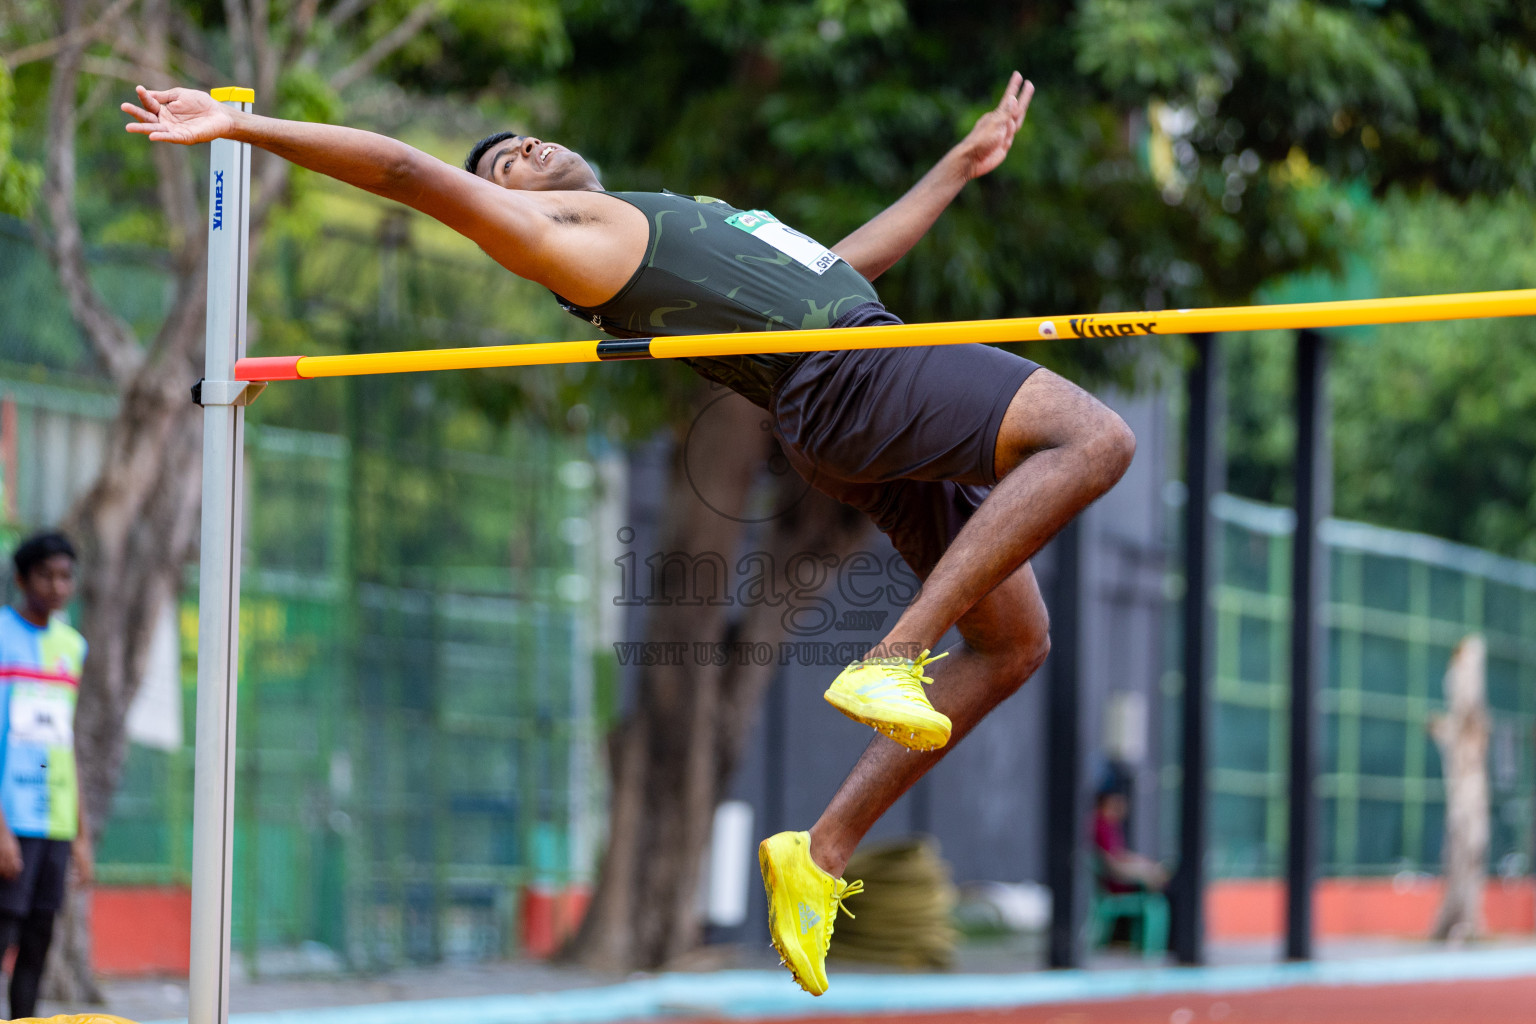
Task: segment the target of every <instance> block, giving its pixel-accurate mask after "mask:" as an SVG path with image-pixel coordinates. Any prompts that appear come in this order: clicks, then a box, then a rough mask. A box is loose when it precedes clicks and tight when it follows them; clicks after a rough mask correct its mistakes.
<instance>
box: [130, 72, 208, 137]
mask: <svg viewBox="0 0 1536 1024" xmlns="http://www.w3.org/2000/svg"><path fill="white" fill-rule="evenodd" d="M138 91H139V102H140V103H142V104H143V106H142V107H140V106H135V105H134V104H132V103H124V104H123V106H122V109H123V113H125V114H128V115H129V116H131V117H132V118H133V119H134V123H133V124H130V125H128V130H129V131H130V132H134V133H136V134H139V135H148V136H149V138H150V141H151V142H175V143H177V144H179V145H182V146H191V145H195V144H197V143H199V142H212V141H213V140H214V139H222V138H224V136H225V135H227V134H228V133H229V131H230V129H232V128H233V127H234V123H235V122H234V118H233V117H231V116H230V112H229V108H228V107H226V106H224V104H222V103H220V102H219V101H218V100H216V99H214V98H213V97H212V96H210V95H208V94H207V93H205V92H198V91H197V90H196V89H165V90H163V91H158V92H151V91H150V90H148V89H146V88H144V87H143V86H142V85H141V86H139V87H138Z"/></svg>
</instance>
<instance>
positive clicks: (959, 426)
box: [769, 303, 1039, 579]
mask: <svg viewBox="0 0 1536 1024" xmlns="http://www.w3.org/2000/svg"><path fill="white" fill-rule="evenodd" d="M853 312H854V313H855V314H857V315H856V316H845V317H842V318H840V319H839V321H838V323H837V325H836V326H839V327H869V326H873V325H875V324H897V323H901V321H900V320H898V319H897V318H896V317H895V316H893V315H892V314H891V313H890V312H889V311H887V310H886V309H885V307H884V306H881V305H880V304H879V303H869V304H866V305H863V306H860V307H859V308H858V309H857V310H855V311H853ZM1037 369H1039V364H1038V363H1033V362H1031V361H1029V360H1028V359H1023V358H1020V357H1019V356H1016V355H1013V354H1011V353H1008V352H1004V351H1002V350H1001V349H995V348H990V347H988V346H986V345H940V346H936V347H932V348H927V347H925V348H889V349H859V350H854V351H849V352H812V353H810V354H808V355H806V356H805V357H804V358H803V359H800V360H799V361H797V362H796V363H795V364H794V366H793V367H792V368H791V369H790V370H789V371H788V372H787V373H785V375H784V376H783V378H782V379H780V380H779V381H778V383H777V386H776V387H775V388H774V392H773V397H772V399H771V401H770V404H769V412H770V413H771V414H772V416H773V429H774V435H775V436H776V437H777V438H778V439H779V442H780V443H781V444H782V445H783V446H784V451H785V453H786V454H787V455H788V457H789V461H790V463H791V464H792V465H794V467H795V469H796V470H798V471H799V473H800V474H801V475H802V476H804V477H805V478H806V480H808V481H809V482H810V483H811V484H812V486H814V487H815V488H816V489H817V490H820V491H822V492H824V493H826V494H828V495H830V496H831V497H833V498H836V499H837V500H838V501H841V502H843V503H845V504H848V505H852V506H853V507H854V508H856V509H858V510H859V511H861V512H863V513H865V514H866V515H868V516H869V517H870V518H871V519H873V520H874V521H875V525H876V526H878V527H879V528H880V530H881V531H882V532H883V533H885V535H886V536H888V537H889V538H890V539H891V543H892V544H894V545H895V547H896V550H897V551H898V552H900V553H901V556H902V558H903V559H905V560H906V562H907V564H908V565H909V566H911V567H912V571H913V572H915V573H917V574H918V576H919V577H922V578H925V579H926V578H927V576H928V574H929V573H930V572H931V571H932V570H933V567H934V565H935V564H936V563H937V562H938V560H939V556H940V555H942V554H943V553H944V550H945V549H946V548H948V547H949V543H950V541H952V540H954V538H955V534H957V533H959V532H960V528H961V527H962V526H964V525H965V521H966V520H967V519H969V518H970V516H971V513H972V512H974V511H976V507H977V506H978V505H980V504H981V500H982V499H983V498H985V497H986V496H987V493H988V492H989V491H990V490H991V488H992V485H994V484H996V483H997V476H996V469H995V462H994V459H995V455H996V450H997V433H998V430H999V429H1001V427H1002V424H1003V415H1004V413H1006V412H1007V411H1008V405H1009V403H1010V402H1011V401H1012V400H1013V396H1014V394H1015V393H1016V392H1017V391H1018V390H1019V387H1020V385H1022V384H1023V383H1024V381H1025V380H1026V379H1027V378H1028V377H1029V375H1030V374H1031V373H1033V372H1035V370H1037Z"/></svg>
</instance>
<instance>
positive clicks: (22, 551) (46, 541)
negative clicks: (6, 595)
mask: <svg viewBox="0 0 1536 1024" xmlns="http://www.w3.org/2000/svg"><path fill="white" fill-rule="evenodd" d="M54 555H68V556H69V557H70V560H71V561H75V560H77V558H76V555H75V546H74V545H73V544H71V543H70V542H69V538H68V537H66V536H64V535H63V534H62V533H59V532H58V531H56V530H50V531H48V532H47V533H39V534H37V535H35V536H32V537H28V538H27V539H26V540H24V541H22V542H21V545H20V546H19V547H17V548H16V553H15V554H14V555H12V556H11V561H13V562H15V563H16V575H17V576H20V577H21V578H22V579H26V578H27V577H28V576H30V575H32V570H33V569H36V568H37V567H38V566H39V565H42V564H43V563H44V562H46V561H48V559H50V558H52V557H53V556H54Z"/></svg>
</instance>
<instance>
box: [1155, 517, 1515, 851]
mask: <svg viewBox="0 0 1536 1024" xmlns="http://www.w3.org/2000/svg"><path fill="white" fill-rule="evenodd" d="M1216 513H1217V519H1218V521H1219V523H1220V526H1221V544H1222V548H1221V564H1222V578H1221V582H1220V585H1219V587H1218V588H1217V590H1216V593H1215V595H1214V601H1215V605H1216V619H1217V643H1216V651H1217V654H1216V658H1217V662H1216V664H1217V669H1216V683H1215V690H1214V697H1215V707H1214V716H1213V721H1214V724H1213V727H1212V744H1213V746H1212V770H1211V776H1210V783H1211V812H1210V814H1211V846H1210V856H1211V868H1212V871H1213V874H1214V875H1215V876H1217V877H1261V876H1268V875H1275V874H1278V873H1279V872H1280V870H1281V867H1282V864H1283V859H1284V856H1285V849H1286V821H1287V819H1286V771H1287V756H1288V755H1287V729H1288V724H1287V709H1288V707H1289V703H1290V656H1289V647H1288V636H1289V623H1290V598H1289V587H1290V550H1291V533H1292V529H1293V526H1292V522H1293V520H1292V516H1291V515H1290V513H1289V511H1288V510H1285V509H1279V508H1274V507H1270V506H1265V505H1259V504H1256V503H1253V502H1248V501H1243V500H1240V499H1237V498H1233V497H1230V496H1223V497H1221V498H1220V499H1219V500H1218V502H1217V505H1216ZM1323 540H1324V543H1325V544H1326V546H1327V548H1328V551H1329V564H1330V566H1331V582H1330V597H1329V604H1328V607H1327V610H1326V621H1327V624H1328V653H1329V661H1328V674H1327V678H1326V679H1325V680H1324V681H1323V688H1322V692H1321V695H1320V708H1321V711H1322V723H1321V733H1320V742H1319V746H1320V754H1321V757H1320V768H1321V771H1320V775H1319V778H1318V782H1317V794H1318V796H1319V798H1320V800H1321V822H1320V829H1319V833H1320V835H1321V837H1322V840H1321V841H1322V847H1321V849H1320V851H1319V852H1320V864H1321V866H1322V869H1323V871H1324V872H1325V873H1327V874H1330V875H1336V876H1351V875H1384V874H1392V873H1396V872H1398V871H1404V870H1408V871H1422V872H1437V871H1438V870H1439V866H1440V842H1441V836H1442V832H1443V826H1444V816H1445V805H1444V787H1443V783H1442V779H1441V772H1440V758H1439V753H1438V751H1437V750H1436V748H1435V745H1434V742H1433V741H1432V740H1431V739H1430V736H1429V733H1428V724H1429V721H1430V718H1431V716H1432V715H1434V714H1436V713H1437V712H1439V711H1440V710H1442V709H1443V707H1444V703H1445V702H1444V693H1443V690H1442V685H1441V680H1442V677H1443V675H1444V672H1445V668H1446V664H1447V662H1448V660H1449V658H1450V654H1451V651H1452V649H1453V648H1454V647H1455V646H1456V644H1457V643H1458V642H1460V640H1461V639H1462V638H1463V637H1465V636H1467V635H1469V634H1471V633H1480V634H1482V635H1483V636H1484V637H1485V638H1486V639H1487V643H1488V702H1489V711H1490V714H1491V718H1492V729H1493V733H1492V744H1491V755H1490V759H1489V768H1490V782H1491V789H1492V798H1493V806H1492V824H1493V837H1492V845H1491V849H1490V866H1491V867H1492V868H1493V869H1494V870H1495V871H1498V872H1500V873H1503V874H1508V875H1519V874H1525V873H1528V872H1529V871H1530V870H1531V855H1532V845H1533V841H1536V821H1533V799H1536V793H1533V788H1536V770H1533V769H1536V750H1533V743H1536V566H1532V565H1527V564H1524V563H1520V562H1515V561H1512V560H1510V559H1505V558H1500V557H1498V556H1495V555H1492V554H1490V553H1488V552H1486V551H1481V550H1477V549H1473V548H1467V547H1463V546H1461V545H1457V544H1452V543H1449V542H1446V541H1441V540H1438V539H1435V538H1431V537H1426V536H1422V535H1418V534H1407V533H1402V532H1399V531H1394V530H1386V529H1381V528H1378V527H1372V526H1367V525H1364V524H1360V523H1348V522H1339V521H1330V522H1329V523H1327V524H1326V526H1325V528H1324V531H1323ZM1181 685H1182V684H1181V680H1180V679H1179V677H1178V674H1177V672H1170V673H1169V674H1168V677H1167V685H1166V686H1165V696H1166V699H1167V701H1168V705H1167V706H1168V708H1169V710H1170V714H1169V715H1168V716H1167V720H1169V721H1170V722H1172V721H1174V720H1175V716H1174V715H1173V714H1172V712H1173V711H1174V709H1175V707H1176V702H1177V699H1178V692H1179V690H1180V689H1181ZM1176 757H1177V751H1176V745H1175V744H1168V745H1167V746H1166V747H1165V763H1167V764H1168V765H1170V767H1169V768H1168V769H1166V771H1165V778H1166V780H1167V783H1168V785H1169V787H1173V786H1177V784H1178V774H1177V768H1176V767H1174V766H1175V765H1176V763H1177V762H1176ZM1170 793H1171V790H1170ZM1174 803H1175V801H1174V800H1168V801H1165V804H1167V805H1172V804H1174ZM1165 833H1166V834H1168V835H1171V834H1172V833H1171V832H1168V831H1167V830H1165Z"/></svg>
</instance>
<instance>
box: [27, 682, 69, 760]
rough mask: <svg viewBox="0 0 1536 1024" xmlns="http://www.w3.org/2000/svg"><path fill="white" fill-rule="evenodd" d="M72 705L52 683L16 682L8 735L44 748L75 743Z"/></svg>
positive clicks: (63, 693)
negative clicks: (9, 733)
mask: <svg viewBox="0 0 1536 1024" xmlns="http://www.w3.org/2000/svg"><path fill="white" fill-rule="evenodd" d="M74 717H75V716H74V708H73V707H71V706H70V700H69V695H68V694H66V693H65V692H63V691H62V690H61V688H59V687H54V686H24V685H18V686H17V687H16V688H15V689H14V690H13V691H12V692H11V738H12V739H14V740H19V741H21V742H23V743H36V744H37V745H39V746H43V747H65V748H72V747H73V746H74V745H75V727H74Z"/></svg>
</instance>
